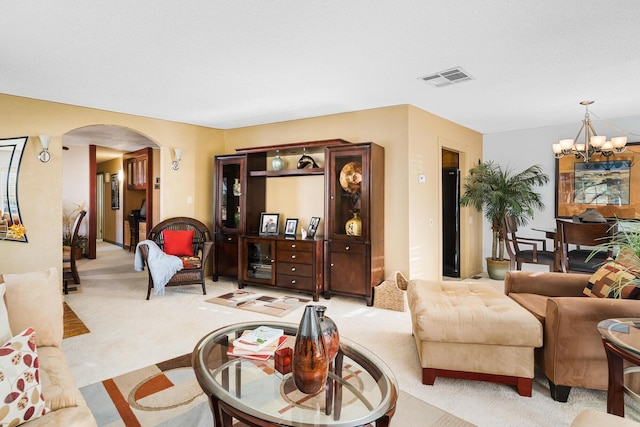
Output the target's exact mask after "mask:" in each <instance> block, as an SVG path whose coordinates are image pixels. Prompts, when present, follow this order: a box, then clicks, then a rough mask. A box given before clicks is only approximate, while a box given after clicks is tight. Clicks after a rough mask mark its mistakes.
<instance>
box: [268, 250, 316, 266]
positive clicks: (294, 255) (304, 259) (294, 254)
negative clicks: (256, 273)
mask: <svg viewBox="0 0 640 427" xmlns="http://www.w3.org/2000/svg"><path fill="white" fill-rule="evenodd" d="M276 257H277V258H276V259H277V260H278V261H279V262H295V263H300V264H311V263H312V262H313V254H312V253H311V252H300V251H283V250H278V252H277V255H276Z"/></svg>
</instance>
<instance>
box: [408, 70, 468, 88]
mask: <svg viewBox="0 0 640 427" xmlns="http://www.w3.org/2000/svg"><path fill="white" fill-rule="evenodd" d="M419 79H420V80H423V81H424V82H425V83H427V84H430V85H431V86H435V87H442V86H449V85H451V84H454V83H462V82H466V81H467V80H473V77H471V76H470V75H469V73H467V72H466V71H464V70H463V69H462V68H460V67H455V68H450V69H448V70H445V71H440V72H439V73H435V74H429V75H427V76H422V77H419Z"/></svg>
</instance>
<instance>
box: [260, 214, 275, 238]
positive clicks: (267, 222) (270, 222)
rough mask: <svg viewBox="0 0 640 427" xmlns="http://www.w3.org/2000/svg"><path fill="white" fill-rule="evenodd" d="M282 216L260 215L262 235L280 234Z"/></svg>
mask: <svg viewBox="0 0 640 427" xmlns="http://www.w3.org/2000/svg"><path fill="white" fill-rule="evenodd" d="M279 221H280V214H277V213H266V212H262V213H261V214H260V234H261V235H262V234H278V225H279Z"/></svg>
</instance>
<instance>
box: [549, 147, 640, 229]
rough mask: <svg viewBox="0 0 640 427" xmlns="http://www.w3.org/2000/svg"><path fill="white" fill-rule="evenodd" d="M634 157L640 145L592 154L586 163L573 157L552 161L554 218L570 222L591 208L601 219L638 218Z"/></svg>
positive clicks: (638, 174)
mask: <svg viewBox="0 0 640 427" xmlns="http://www.w3.org/2000/svg"><path fill="white" fill-rule="evenodd" d="M638 155H640V144H638V143H633V142H632V143H629V144H627V149H626V151H625V152H623V153H618V154H614V155H612V156H609V157H605V156H603V155H601V154H595V155H594V156H593V157H592V158H591V160H590V161H589V163H585V162H584V161H582V159H576V158H575V156H564V157H562V158H560V159H558V160H556V217H557V218H571V217H573V216H576V215H579V214H580V213H582V212H584V211H585V210H586V209H587V208H595V209H596V210H597V211H598V212H599V213H600V214H602V215H603V216H604V217H605V218H614V217H617V218H621V219H629V218H638V215H640V192H638V191H637V188H638V186H640V166H637V162H635V161H634V158H635V157H636V156H638ZM634 188H635V189H636V191H634V190H633V189H634Z"/></svg>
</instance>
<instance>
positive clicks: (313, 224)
mask: <svg viewBox="0 0 640 427" xmlns="http://www.w3.org/2000/svg"><path fill="white" fill-rule="evenodd" d="M319 224H320V217H319V216H312V217H311V221H309V228H308V229H307V239H313V238H314V237H315V236H316V232H317V231H318V225H319Z"/></svg>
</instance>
